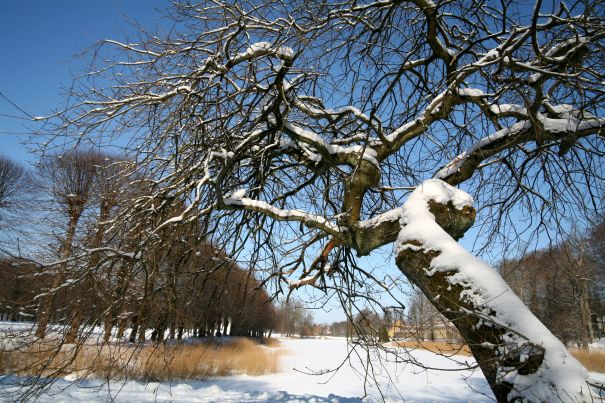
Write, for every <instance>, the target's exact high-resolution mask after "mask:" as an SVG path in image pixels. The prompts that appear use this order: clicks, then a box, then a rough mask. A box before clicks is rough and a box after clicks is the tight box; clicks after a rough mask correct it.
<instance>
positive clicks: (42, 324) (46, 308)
mask: <svg viewBox="0 0 605 403" xmlns="http://www.w3.org/2000/svg"><path fill="white" fill-rule="evenodd" d="M81 215H82V212H81V211H79V212H74V213H72V214H71V215H70V216H69V222H68V224H67V233H66V234H65V241H64V242H63V245H61V253H59V256H60V257H61V259H67V258H68V257H70V256H71V252H72V249H73V243H74V238H75V236H76V227H77V225H78V221H79V220H80V216H81ZM66 273H67V262H65V263H62V264H61V265H59V267H58V270H57V273H55V276H54V279H53V282H52V286H51V289H50V290H49V291H48V292H47V293H46V294H44V295H43V296H42V298H40V305H39V306H38V314H37V315H36V318H37V322H38V324H37V326H36V337H38V338H40V339H43V338H44V337H45V336H46V328H47V326H48V322H49V320H50V316H51V310H52V308H53V296H54V295H53V293H54V291H55V289H56V288H57V287H59V286H60V285H61V283H62V282H63V278H64V276H65V274H66Z"/></svg>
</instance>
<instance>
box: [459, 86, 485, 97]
mask: <svg viewBox="0 0 605 403" xmlns="http://www.w3.org/2000/svg"><path fill="white" fill-rule="evenodd" d="M458 95H460V96H461V97H482V96H484V95H485V93H484V92H483V91H481V90H480V89H477V88H460V89H459V90H458Z"/></svg>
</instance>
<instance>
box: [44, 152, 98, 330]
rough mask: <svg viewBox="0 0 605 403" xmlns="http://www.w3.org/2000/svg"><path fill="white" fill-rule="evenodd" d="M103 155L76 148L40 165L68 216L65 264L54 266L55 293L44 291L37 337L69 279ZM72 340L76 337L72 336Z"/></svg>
mask: <svg viewBox="0 0 605 403" xmlns="http://www.w3.org/2000/svg"><path fill="white" fill-rule="evenodd" d="M101 160H102V157H101V155H100V154H99V153H98V152H96V151H93V150H84V151H81V150H74V151H70V152H68V153H65V154H57V155H51V156H47V157H45V158H44V159H43V160H42V161H41V162H40V165H39V176H40V177H41V178H42V180H44V181H45V183H46V184H47V186H48V188H49V191H50V194H51V196H52V200H53V202H54V203H56V204H57V205H58V206H59V209H60V210H61V212H62V213H63V214H64V215H65V216H66V218H67V226H66V228H65V234H64V236H62V237H61V240H60V246H59V250H58V251H57V256H58V258H59V260H61V261H62V262H61V264H59V265H57V266H53V267H52V268H51V270H53V277H54V280H53V283H52V286H51V290H50V291H51V292H47V293H45V294H43V296H42V297H41V298H40V306H39V309H38V315H37V328H36V336H37V337H39V338H44V337H45V335H46V327H47V325H48V322H49V320H50V317H51V315H52V310H53V306H52V304H53V301H52V300H53V294H52V291H53V290H55V289H56V288H57V287H59V286H60V285H61V284H62V282H63V281H64V280H65V278H66V277H65V276H66V274H67V270H68V266H69V264H68V259H69V258H70V257H71V255H72V252H73V246H74V240H75V236H76V229H77V226H78V223H79V221H80V218H81V217H82V214H83V213H84V209H85V208H86V207H87V205H88V203H89V202H90V198H91V196H92V192H93V184H94V180H95V175H96V172H97V167H98V166H99V164H100V162H101ZM70 339H72V341H73V338H72V337H70Z"/></svg>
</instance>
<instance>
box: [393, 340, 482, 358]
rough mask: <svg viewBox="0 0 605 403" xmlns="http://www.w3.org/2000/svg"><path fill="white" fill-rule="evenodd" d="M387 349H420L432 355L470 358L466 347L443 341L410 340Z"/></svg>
mask: <svg viewBox="0 0 605 403" xmlns="http://www.w3.org/2000/svg"><path fill="white" fill-rule="evenodd" d="M388 346H389V347H404V348H407V349H421V350H428V351H432V352H433V353H437V354H443V355H447V356H450V355H464V356H467V357H468V356H471V355H472V354H471V350H470V349H469V348H468V346H466V345H463V344H456V343H448V342H445V341H423V340H410V341H394V342H391V343H389V344H388Z"/></svg>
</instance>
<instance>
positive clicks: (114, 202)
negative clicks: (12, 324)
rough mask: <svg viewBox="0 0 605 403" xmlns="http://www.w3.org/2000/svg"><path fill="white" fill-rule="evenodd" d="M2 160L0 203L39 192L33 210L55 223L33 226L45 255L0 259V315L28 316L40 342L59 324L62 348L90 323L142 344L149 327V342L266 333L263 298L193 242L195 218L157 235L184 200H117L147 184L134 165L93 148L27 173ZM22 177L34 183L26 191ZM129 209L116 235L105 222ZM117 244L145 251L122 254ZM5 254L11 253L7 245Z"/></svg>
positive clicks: (269, 319) (5, 205)
mask: <svg viewBox="0 0 605 403" xmlns="http://www.w3.org/2000/svg"><path fill="white" fill-rule="evenodd" d="M1 162H3V164H2V166H3V167H4V168H5V170H4V171H2V170H0V173H2V172H5V171H6V172H13V175H5V176H0V181H1V182H2V184H3V185H4V186H0V188H3V189H7V191H3V192H2V194H0V196H1V197H2V203H0V207H1V208H2V209H3V210H4V211H10V212H15V211H17V210H18V209H19V208H21V207H22V206H21V205H16V202H17V201H18V200H24V199H27V195H26V197H24V195H23V194H19V195H18V192H17V189H19V190H20V193H23V190H24V189H42V190H47V193H46V195H45V196H46V197H45V198H40V197H38V199H39V200H40V199H42V200H43V203H41V206H42V208H40V209H38V211H37V212H36V214H38V215H39V216H40V217H49V218H50V222H53V223H55V224H57V225H55V226H53V227H49V226H43V225H40V226H38V227H37V230H38V231H49V230H50V231H49V234H50V239H51V242H50V243H49V244H48V247H46V248H44V249H43V253H44V254H41V253H39V254H38V255H37V256H35V259H33V260H31V261H28V260H25V259H18V258H5V259H3V260H2V261H1V262H0V276H1V277H2V279H5V280H6V281H4V282H3V286H2V287H1V288H0V314H2V316H3V317H6V318H9V319H11V320H19V319H27V320H35V321H36V335H37V336H38V337H39V338H44V337H45V336H46V334H47V332H48V330H47V327H48V325H49V324H51V323H61V324H63V325H65V326H64V327H65V328H66V329H68V330H67V331H66V333H65V341H66V342H70V343H73V342H75V341H77V338H78V337H79V336H81V335H84V334H83V333H86V332H88V331H90V329H91V325H94V324H103V326H104V329H105V332H104V339H105V341H108V340H109V339H110V337H111V334H112V329H113V328H117V329H118V332H117V335H118V337H122V336H124V332H125V329H126V328H127V327H130V328H131V331H130V334H129V336H128V337H129V339H130V340H131V341H133V342H134V341H136V340H139V341H142V340H144V339H145V330H146V329H147V328H152V329H154V331H153V333H152V339H154V340H163V339H164V338H165V337H166V334H169V335H170V337H179V338H180V337H182V335H183V333H184V332H186V331H189V332H190V333H193V334H194V335H196V336H211V335H217V336H220V335H223V334H231V335H241V336H244V335H245V336H254V337H262V336H264V335H267V334H269V333H270V332H271V329H272V328H273V325H274V320H275V319H274V310H273V306H272V304H271V303H270V301H269V296H268V295H267V293H266V292H265V291H264V290H263V288H262V287H261V285H260V283H259V282H258V280H257V279H256V278H254V275H253V274H252V272H251V271H244V270H242V269H241V268H239V267H238V266H237V265H236V264H235V262H233V261H232V260H231V259H230V258H229V257H228V256H227V255H226V254H225V253H224V252H223V251H221V250H220V249H218V248H216V247H213V246H212V245H211V244H210V243H208V242H207V241H206V240H205V239H203V238H202V237H201V236H200V225H201V224H200V223H199V222H198V221H193V222H190V223H188V224H187V225H185V226H178V227H177V226H175V225H173V224H170V223H169V222H168V223H167V224H166V225H163V226H162V228H161V229H159V230H155V229H156V228H157V227H158V226H161V225H162V223H163V220H167V219H169V218H170V214H171V213H172V212H174V211H175V208H176V206H180V205H182V204H183V203H184V202H183V201H182V200H178V199H173V200H169V199H164V200H161V201H160V203H158V204H159V205H158V206H157V207H156V206H154V205H153V202H152V203H151V204H143V205H137V206H134V207H133V206H131V205H126V204H125V202H126V201H131V200H132V199H133V198H134V197H139V198H142V199H145V197H146V195H148V194H149V193H150V190H149V187H150V186H152V185H151V181H147V180H145V179H144V178H143V177H142V176H141V175H139V174H136V173H133V170H132V166H133V164H132V163H130V162H128V161H127V160H125V159H121V158H118V157H116V156H111V155H107V154H103V153H101V152H98V151H94V150H83V151H82V150H74V151H71V152H68V153H65V154H62V155H59V154H57V155H52V156H47V157H45V158H44V159H43V160H42V161H41V163H40V164H39V166H38V169H37V171H36V172H35V174H27V172H26V170H24V168H22V167H21V166H19V165H18V164H15V163H13V162H12V161H10V160H8V159H7V158H3V159H2V161H1ZM13 178H18V180H15V179H13ZM26 181H30V182H31V183H35V184H36V186H29V187H24V186H23V183H24V182H26ZM17 196H18V197H17ZM128 208H134V209H136V210H137V214H136V218H135V219H133V220H132V221H131V222H130V223H128V226H126V227H124V226H121V227H120V229H119V230H116V227H115V222H114V221H112V220H114V218H115V215H116V214H117V212H118V211H120V210H121V209H128ZM57 220H58V221H57ZM5 222H6V221H5ZM8 224H11V223H8ZM12 224H13V225H14V223H12ZM29 225H34V224H31V223H30V224H29ZM154 230H155V231H154ZM47 239H48V238H47ZM125 245H128V246H130V247H131V248H132V249H135V250H136V249H139V248H141V250H143V249H142V246H143V245H145V248H144V251H143V252H130V253H126V252H123V251H122V250H123V249H124V247H125ZM6 246H7V243H6V242H5V245H4V247H5V248H6ZM23 247H24V245H21V248H23ZM7 252H8V253H9V254H11V253H12V254H14V253H15V248H13V249H12V250H9V251H7ZM44 258H45V259H44ZM34 260H35V261H34Z"/></svg>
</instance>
